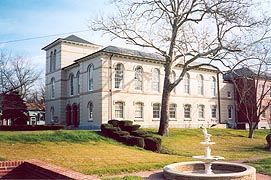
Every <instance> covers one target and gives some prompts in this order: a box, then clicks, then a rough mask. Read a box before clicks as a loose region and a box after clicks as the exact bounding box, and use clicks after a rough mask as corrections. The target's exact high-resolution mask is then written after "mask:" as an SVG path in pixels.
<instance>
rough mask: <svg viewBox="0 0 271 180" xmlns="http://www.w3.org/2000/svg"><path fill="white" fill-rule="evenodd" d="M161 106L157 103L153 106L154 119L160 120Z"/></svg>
mask: <svg viewBox="0 0 271 180" xmlns="http://www.w3.org/2000/svg"><path fill="white" fill-rule="evenodd" d="M160 108H161V106H160V104H159V103H155V104H153V105H152V118H153V119H159V118H160Z"/></svg>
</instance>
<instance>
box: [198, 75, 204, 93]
mask: <svg viewBox="0 0 271 180" xmlns="http://www.w3.org/2000/svg"><path fill="white" fill-rule="evenodd" d="M203 92H204V91H203V76H202V75H199V76H198V95H203Z"/></svg>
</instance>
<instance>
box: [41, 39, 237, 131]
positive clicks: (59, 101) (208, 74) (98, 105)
mask: <svg viewBox="0 0 271 180" xmlns="http://www.w3.org/2000/svg"><path fill="white" fill-rule="evenodd" d="M60 47H61V48H60ZM54 48H60V49H58V54H59V55H57V62H59V63H58V65H57V66H58V67H59V68H57V71H56V72H54V73H47V74H46V121H47V123H48V122H49V117H50V108H51V107H54V108H55V115H56V116H57V117H58V119H59V122H61V123H65V121H66V114H65V112H66V110H65V108H66V105H67V104H70V105H72V104H74V103H76V104H79V105H80V127H81V128H97V127H99V126H100V124H101V123H106V122H107V121H108V120H109V119H115V118H116V117H115V106H114V105H115V103H116V102H119V101H121V102H124V118H123V119H125V120H133V121H135V123H137V124H140V125H142V126H143V127H158V125H159V119H153V104H154V103H160V104H161V100H162V99H161V97H162V88H163V77H164V69H163V65H162V64H161V63H155V62H150V61H148V62H147V61H143V60H142V59H134V58H133V59H132V58H127V57H123V56H117V55H113V56H112V57H111V54H106V53H100V54H98V55H96V56H95V57H94V56H93V57H88V58H85V59H83V60H80V61H79V62H78V64H76V65H73V66H70V67H68V68H66V69H64V70H61V69H60V67H65V66H66V65H69V64H71V63H72V62H73V60H75V59H76V58H78V57H79V56H83V54H84V53H86V54H88V53H89V52H90V51H88V49H84V48H85V47H84V48H83V49H81V46H79V45H78V46H76V45H74V44H73V45H69V44H65V43H64V44H62V45H61V46H59V45H57V46H56V47H54ZM49 51H50V50H48V52H49ZM59 51H61V53H59ZM48 52H47V66H46V67H47V68H48V67H49V64H48V61H49V58H48V55H50V54H49V53H48ZM60 54H61V55H60ZM74 58H75V59H74ZM60 60H61V61H60ZM118 63H122V64H123V65H124V89H123V90H117V89H115V88H114V85H115V81H114V77H115V67H116V65H117V64H118ZM90 64H93V65H94V89H93V90H92V91H89V90H88V79H87V76H88V74H87V68H88V66H89V65H90ZM138 65H140V66H141V67H142V68H143V90H142V91H138V90H135V79H134V76H135V68H136V67H137V66H138ZM155 68H157V69H159V71H160V92H158V93H157V92H153V91H152V72H153V70H154V69H155ZM173 70H174V72H175V73H176V76H178V75H179V74H180V73H181V69H180V67H174V68H173ZM78 71H79V72H80V95H78V94H77V86H76V74H77V72H78ZM71 73H73V74H74V78H75V79H74V95H73V96H70V95H69V94H70V89H69V75H70V74H71ZM188 73H189V75H190V93H189V94H185V93H184V82H183V81H182V82H181V83H180V84H179V85H178V86H177V87H176V88H175V93H172V94H171V97H170V101H169V103H170V104H171V103H173V104H176V107H177V109H176V118H175V119H171V120H170V126H171V127H183V128H198V127H201V126H206V127H210V126H211V125H213V124H216V123H219V109H218V108H219V101H218V93H217V94H216V96H215V97H213V96H212V94H211V78H212V77H215V78H216V79H217V74H216V72H215V71H214V70H210V69H198V70H192V71H189V72H188ZM200 74H201V75H202V76H203V79H204V85H203V86H204V93H203V95H198V92H197V90H198V87H197V77H198V76H199V75H200ZM52 77H54V78H55V79H56V85H55V86H56V91H55V98H54V99H51V98H50V80H51V78H52ZM216 88H218V87H216ZM219 89H220V96H221V99H220V105H221V106H220V115H221V117H220V122H222V123H226V122H228V121H232V122H234V120H235V119H234V118H235V114H234V112H233V118H232V119H228V106H229V105H232V106H233V107H234V99H233V97H234V95H233V85H232V84H229V83H224V82H223V80H222V75H219ZM217 90H218V89H217ZM228 91H230V92H231V95H232V96H231V97H227V96H228ZM90 101H91V102H92V103H93V120H91V121H90V120H89V119H88V109H87V105H88V103H89V102H90ZM137 102H141V103H143V105H144V108H143V118H142V119H141V120H138V119H135V103H137ZM185 104H189V105H191V118H190V119H185V118H184V105H185ZM199 105H204V119H200V120H199V118H198V106H199ZM212 105H216V106H217V117H216V119H214V118H212V117H211V106H212ZM233 110H234V108H233Z"/></svg>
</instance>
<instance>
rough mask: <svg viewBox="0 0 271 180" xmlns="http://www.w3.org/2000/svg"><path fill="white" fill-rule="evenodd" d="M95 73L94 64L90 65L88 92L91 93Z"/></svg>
mask: <svg viewBox="0 0 271 180" xmlns="http://www.w3.org/2000/svg"><path fill="white" fill-rule="evenodd" d="M93 71H94V66H93V64H90V65H89V66H88V90H89V91H92V90H93Z"/></svg>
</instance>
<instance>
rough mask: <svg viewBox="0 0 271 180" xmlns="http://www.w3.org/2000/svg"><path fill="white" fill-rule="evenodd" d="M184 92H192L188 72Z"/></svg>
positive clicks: (185, 76)
mask: <svg viewBox="0 0 271 180" xmlns="http://www.w3.org/2000/svg"><path fill="white" fill-rule="evenodd" d="M184 93H186V94H189V93H190V75H189V74H188V73H186V74H185V75H184Z"/></svg>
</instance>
